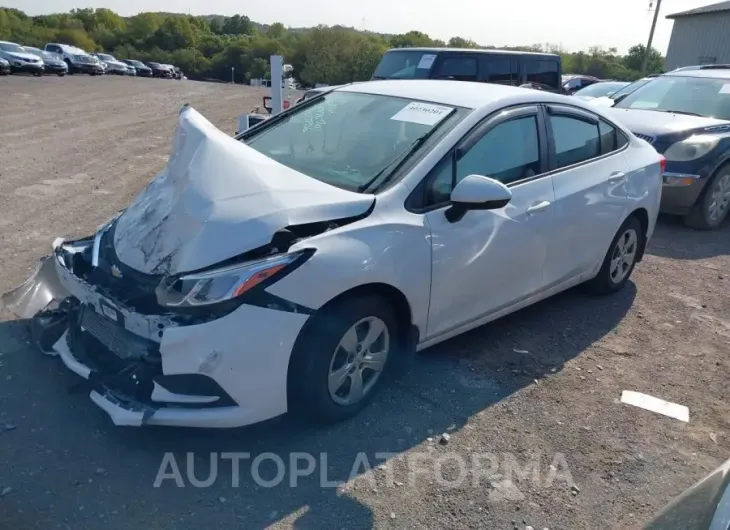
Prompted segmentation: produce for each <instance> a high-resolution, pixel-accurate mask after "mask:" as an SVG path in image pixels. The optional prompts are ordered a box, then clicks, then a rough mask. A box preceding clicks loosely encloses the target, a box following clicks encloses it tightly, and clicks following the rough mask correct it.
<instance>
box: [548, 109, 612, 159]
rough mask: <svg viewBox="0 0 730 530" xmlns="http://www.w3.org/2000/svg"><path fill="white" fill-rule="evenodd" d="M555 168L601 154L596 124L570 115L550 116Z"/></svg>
mask: <svg viewBox="0 0 730 530" xmlns="http://www.w3.org/2000/svg"><path fill="white" fill-rule="evenodd" d="M550 127H551V128H552V132H553V138H554V141H555V156H556V163H557V168H556V169H560V168H563V167H567V166H572V165H573V164H578V163H580V162H585V161H586V160H590V159H592V158H596V157H598V156H601V141H600V136H599V133H598V124H597V123H590V122H587V121H584V120H581V119H579V118H573V117H570V116H551V117H550Z"/></svg>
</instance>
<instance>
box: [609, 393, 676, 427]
mask: <svg viewBox="0 0 730 530" xmlns="http://www.w3.org/2000/svg"><path fill="white" fill-rule="evenodd" d="M621 403H626V404H627V405H633V406H634V407H639V408H642V409H646V410H650V411H652V412H656V413H657V414H663V415H664V416H669V417H670V418H674V419H675V420H680V421H684V422H688V421H689V409H688V408H687V407H685V406H684V405H677V404H676V403H670V402H669V401H664V400H663V399H659V398H656V397H654V396H650V395H648V394H642V393H641V392H633V391H631V390H624V391H623V392H622V393H621Z"/></svg>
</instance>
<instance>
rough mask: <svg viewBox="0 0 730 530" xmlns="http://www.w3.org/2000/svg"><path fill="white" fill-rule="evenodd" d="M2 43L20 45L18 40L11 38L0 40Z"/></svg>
mask: <svg viewBox="0 0 730 530" xmlns="http://www.w3.org/2000/svg"><path fill="white" fill-rule="evenodd" d="M0 44H15V45H16V46H20V44H18V43H17V42H11V41H9V40H0Z"/></svg>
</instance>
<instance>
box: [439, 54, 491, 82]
mask: <svg viewBox="0 0 730 530" xmlns="http://www.w3.org/2000/svg"><path fill="white" fill-rule="evenodd" d="M429 77H430V78H431V79H453V80H456V81H478V80H479V54H478V53H468V52H448V51H445V52H441V53H439V54H438V57H436V62H435V64H434V65H433V68H432V69H431V73H430V76H429Z"/></svg>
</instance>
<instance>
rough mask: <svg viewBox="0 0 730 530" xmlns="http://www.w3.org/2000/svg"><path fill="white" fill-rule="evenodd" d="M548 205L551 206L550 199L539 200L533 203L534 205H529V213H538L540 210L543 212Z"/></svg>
mask: <svg viewBox="0 0 730 530" xmlns="http://www.w3.org/2000/svg"><path fill="white" fill-rule="evenodd" d="M548 206H550V201H540V202H538V203H537V204H533V205H532V206H530V207H529V208H528V209H527V213H528V214H529V213H538V212H542V211H544V210H545V208H547V207H548Z"/></svg>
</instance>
